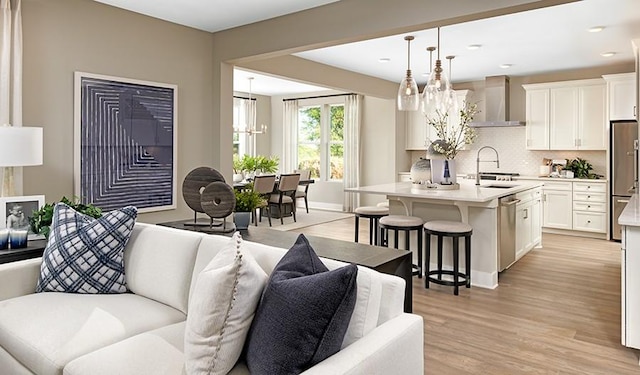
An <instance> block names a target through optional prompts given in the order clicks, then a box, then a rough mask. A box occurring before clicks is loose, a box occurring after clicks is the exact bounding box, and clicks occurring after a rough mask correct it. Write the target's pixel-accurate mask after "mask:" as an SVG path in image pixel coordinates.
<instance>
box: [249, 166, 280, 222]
mask: <svg viewBox="0 0 640 375" xmlns="http://www.w3.org/2000/svg"><path fill="white" fill-rule="evenodd" d="M275 185H276V176H275V175H273V174H271V175H262V176H256V177H255V178H254V180H253V190H254V191H255V192H257V193H258V194H260V195H261V196H262V197H263V198H264V204H263V205H262V206H259V207H257V208H256V210H255V212H254V220H255V224H256V226H258V219H260V221H262V210H263V209H265V208H266V210H267V217H268V218H269V226H271V210H270V209H269V198H270V195H271V193H273V189H274V188H275ZM258 209H260V215H258Z"/></svg>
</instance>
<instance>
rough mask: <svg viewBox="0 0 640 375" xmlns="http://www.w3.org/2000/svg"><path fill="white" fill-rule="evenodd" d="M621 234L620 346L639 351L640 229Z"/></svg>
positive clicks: (624, 228) (626, 227) (624, 229)
mask: <svg viewBox="0 0 640 375" xmlns="http://www.w3.org/2000/svg"><path fill="white" fill-rule="evenodd" d="M622 233H623V239H622V272H621V276H622V280H621V285H622V344H623V345H625V346H628V347H631V348H636V349H640V288H638V285H640V272H638V268H640V227H634V226H625V227H623V228H622Z"/></svg>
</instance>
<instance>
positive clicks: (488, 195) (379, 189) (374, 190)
mask: <svg viewBox="0 0 640 375" xmlns="http://www.w3.org/2000/svg"><path fill="white" fill-rule="evenodd" d="M458 183H459V184H460V189H459V190H442V189H420V188H416V187H415V185H414V184H413V183H411V182H398V183H393V184H382V185H372V186H361V187H355V188H347V189H344V190H345V191H350V192H356V193H370V194H385V195H390V196H396V197H408V198H424V199H439V200H449V201H462V202H488V201H491V200H493V199H497V198H501V197H504V196H507V195H511V194H515V193H519V192H521V191H525V190H529V189H533V188H535V187H539V186H542V183H541V182H535V181H488V180H482V181H481V182H480V186H476V185H475V180H465V179H458ZM489 185H494V186H495V185H501V186H510V187H509V188H489V187H486V186H489Z"/></svg>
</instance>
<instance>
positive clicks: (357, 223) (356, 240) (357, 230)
mask: <svg viewBox="0 0 640 375" xmlns="http://www.w3.org/2000/svg"><path fill="white" fill-rule="evenodd" d="M355 218H356V239H355V242H356V243H358V232H360V216H358V215H357V214H356V216H355Z"/></svg>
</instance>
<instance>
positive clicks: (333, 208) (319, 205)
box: [298, 202, 342, 212]
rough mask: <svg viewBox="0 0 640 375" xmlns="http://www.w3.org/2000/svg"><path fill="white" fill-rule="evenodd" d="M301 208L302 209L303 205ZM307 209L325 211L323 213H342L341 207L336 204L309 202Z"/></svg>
mask: <svg viewBox="0 0 640 375" xmlns="http://www.w3.org/2000/svg"><path fill="white" fill-rule="evenodd" d="M302 208H304V204H303V207H302ZM309 208H315V209H318V210H325V211H338V212H342V205H341V204H336V203H324V202H309ZM298 209H300V205H298Z"/></svg>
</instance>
